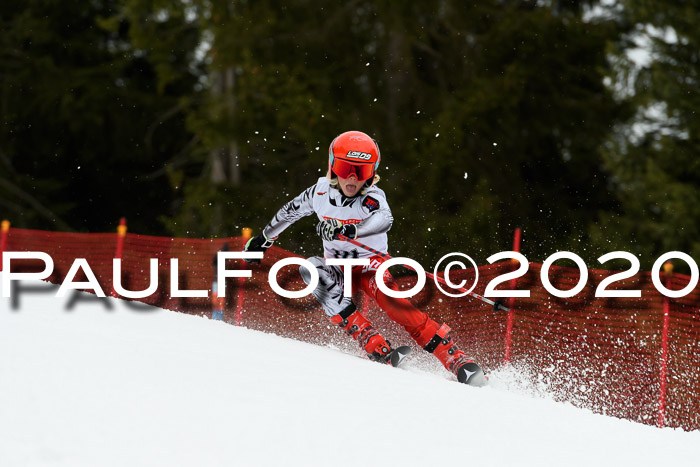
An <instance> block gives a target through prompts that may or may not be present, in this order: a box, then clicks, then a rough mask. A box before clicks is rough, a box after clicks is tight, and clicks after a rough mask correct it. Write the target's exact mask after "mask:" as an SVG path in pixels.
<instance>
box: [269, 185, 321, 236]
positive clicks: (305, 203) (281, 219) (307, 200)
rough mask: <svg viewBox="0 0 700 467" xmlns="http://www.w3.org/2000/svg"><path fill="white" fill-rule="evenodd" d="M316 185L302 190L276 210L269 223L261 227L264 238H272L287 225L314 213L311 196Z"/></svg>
mask: <svg viewBox="0 0 700 467" xmlns="http://www.w3.org/2000/svg"><path fill="white" fill-rule="evenodd" d="M315 189H316V185H314V186H311V187H309V188H307V189H306V190H304V191H303V192H302V193H301V194H300V195H299V196H297V197H296V198H294V199H293V200H291V201H289V202H288V203H287V204H285V205H284V206H282V208H281V209H280V210H279V211H277V214H275V217H273V218H272V220H271V221H270V223H269V224H267V226H266V227H265V229H263V234H264V235H265V238H268V239H272V240H274V239H275V238H277V236H279V234H281V233H282V232H283V231H284V230H285V229H286V228H287V227H289V226H290V225H292V224H293V223H295V222H296V221H298V220H299V219H301V218H302V217H305V216H310V215H311V214H313V213H314V206H313V203H312V198H313V194H314V190H315Z"/></svg>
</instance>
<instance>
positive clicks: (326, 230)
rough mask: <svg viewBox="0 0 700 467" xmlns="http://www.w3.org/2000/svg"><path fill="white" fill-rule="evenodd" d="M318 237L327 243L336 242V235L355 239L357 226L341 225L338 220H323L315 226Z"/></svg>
mask: <svg viewBox="0 0 700 467" xmlns="http://www.w3.org/2000/svg"><path fill="white" fill-rule="evenodd" d="M316 233H318V236H319V237H321V238H322V239H324V240H325V241H327V242H330V241H332V240H337V239H338V235H345V236H346V237H350V238H355V237H357V226H356V225H355V224H347V225H343V224H342V223H341V222H340V221H339V220H338V219H324V220H322V221H321V222H319V223H318V225H317V226H316Z"/></svg>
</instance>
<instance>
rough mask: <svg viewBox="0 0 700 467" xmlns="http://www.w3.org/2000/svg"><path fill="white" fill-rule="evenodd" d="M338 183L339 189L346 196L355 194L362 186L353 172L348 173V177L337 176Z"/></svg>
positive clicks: (349, 196) (350, 196)
mask: <svg viewBox="0 0 700 467" xmlns="http://www.w3.org/2000/svg"><path fill="white" fill-rule="evenodd" d="M338 184H339V185H340V191H342V192H343V194H344V195H345V196H347V197H348V198H352V197H353V196H355V195H356V194H357V193H358V192H359V191H360V188H361V186H362V183H361V182H360V181H358V180H357V177H356V176H355V174H350V176H349V177H348V178H341V177H338Z"/></svg>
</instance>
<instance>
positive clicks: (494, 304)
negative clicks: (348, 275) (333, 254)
mask: <svg viewBox="0 0 700 467" xmlns="http://www.w3.org/2000/svg"><path fill="white" fill-rule="evenodd" d="M338 240H343V241H345V242H350V243H352V244H353V245H355V246H359V247H360V248H364V249H365V250H367V251H369V252H372V253H374V254H375V255H377V256H381V257H382V258H384V259H391V256H389V255H387V254H386V253H382V252H381V251H377V250H375V249H374V248H372V247H370V246H367V245H365V244H364V243H360V242H358V241H357V240H355V239H352V238H350V237H346V236H345V235H342V234H341V235H338ZM404 266H405V267H407V268H408V269H412V270H414V271H415V269H413V268H412V267H411V266H408V265H404ZM425 275H426V276H428V277H430V278H431V279H433V280H436V281H438V282H440V283H441V284H443V285H446V286H447V287H450V288H453V289H456V290H459V291H460V292H466V294H467V295H469V296H470V297H473V298H476V299H477V300H481V301H482V302H484V303H488V304H489V305H491V306H492V307H493V309H494V310H495V311H498V310H503V311H510V309H509V308H507V307H505V306H503V303H501V301H500V300H496V301H495V302H494V301H493V300H489V299H488V298H486V297H484V296H483V295H479V294H478V293H474V292H469V291H467V289H465V288H464V287H454V285H452V284H449V283H448V282H447V281H446V280H445V279H443V278H442V277H439V276H436V275H435V274H431V273H429V272H428V271H425Z"/></svg>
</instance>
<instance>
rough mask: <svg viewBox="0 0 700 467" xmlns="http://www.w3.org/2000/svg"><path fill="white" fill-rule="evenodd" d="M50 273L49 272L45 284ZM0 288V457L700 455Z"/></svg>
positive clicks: (496, 381)
mask: <svg viewBox="0 0 700 467" xmlns="http://www.w3.org/2000/svg"><path fill="white" fill-rule="evenodd" d="M39 285H40V286H44V284H39ZM88 298H89V300H87V301H86V300H84V299H81V300H79V301H77V302H76V303H74V307H73V308H72V310H67V309H66V303H65V301H64V300H62V299H57V298H55V297H54V295H53V293H48V294H47V293H37V292H25V293H23V294H21V296H20V300H19V304H18V306H17V307H16V309H13V308H14V307H13V304H12V303H11V300H10V299H0V466H7V467H10V466H38V465H41V466H43V465H46V466H72V467H77V466H91V467H94V466H127V465H128V466H148V467H154V466H179V465H182V466H224V465H226V466H247V465H251V466H281V465H291V466H341V465H379V466H383V467H390V466H414V465H416V466H418V465H421V466H424V465H436V464H437V465H448V466H449V465H469V464H473V463H476V464H477V465H484V464H490V465H582V466H587V467H590V466H591V465H616V466H617V465H636V466H641V465H654V466H658V465H674V466H679V465H698V464H697V462H698V460H697V459H698V458H700V432H691V433H687V432H683V431H680V430H672V429H663V430H660V429H656V428H653V427H649V426H644V425H639V424H635V423H632V422H628V421H624V420H618V419H614V418H609V417H605V416H602V415H595V414H592V413H590V412H587V411H585V410H581V409H577V408H574V407H572V406H569V405H565V404H561V403H556V402H553V401H551V400H548V399H546V398H542V397H535V396H532V395H529V394H527V393H525V392H523V391H514V390H513V389H512V388H511V389H510V390H509V389H507V388H506V386H508V384H506V383H507V381H508V380H509V379H511V378H512V375H508V374H493V375H491V376H492V378H491V379H492V384H491V385H490V386H489V387H486V388H471V387H466V386H463V385H460V384H458V383H456V382H453V381H450V380H447V379H445V373H444V372H443V373H442V374H432V373H431V372H426V371H421V370H420V369H418V368H409V369H407V370H398V369H393V368H390V367H386V366H382V365H379V364H377V363H373V362H370V361H366V360H363V359H361V358H357V357H356V356H354V355H347V354H344V353H342V352H340V351H338V350H335V349H332V348H324V347H319V346H314V345H310V344H305V343H300V342H296V341H292V340H288V339H283V338H280V337H277V336H274V335H268V334H263V333H260V332H256V331H251V330H248V329H243V328H236V327H233V326H230V325H226V324H223V323H221V322H215V321H210V320H208V319H206V318H199V317H194V316H188V315H183V314H178V313H174V312H169V311H163V310H157V309H151V311H135V310H134V309H133V308H130V307H127V306H126V305H125V304H124V302H121V301H119V300H113V299H105V300H108V301H109V303H111V304H112V307H113V309H112V310H111V311H108V310H106V308H105V302H104V301H102V302H98V301H96V299H93V297H92V296H88Z"/></svg>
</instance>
